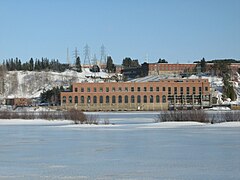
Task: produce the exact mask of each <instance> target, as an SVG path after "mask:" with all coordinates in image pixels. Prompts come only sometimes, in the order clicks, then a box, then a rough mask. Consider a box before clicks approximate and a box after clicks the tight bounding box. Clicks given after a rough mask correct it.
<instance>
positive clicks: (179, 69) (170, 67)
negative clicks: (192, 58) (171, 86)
mask: <svg viewBox="0 0 240 180" xmlns="http://www.w3.org/2000/svg"><path fill="white" fill-rule="evenodd" d="M196 65H197V64H168V63H144V64H142V66H147V67H145V69H148V75H159V74H163V73H184V72H194V71H195V68H196Z"/></svg>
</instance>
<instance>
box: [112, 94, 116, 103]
mask: <svg viewBox="0 0 240 180" xmlns="http://www.w3.org/2000/svg"><path fill="white" fill-rule="evenodd" d="M112 103H113V104H114V103H116V96H112Z"/></svg>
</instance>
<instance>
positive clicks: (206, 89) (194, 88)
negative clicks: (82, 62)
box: [74, 87, 208, 94]
mask: <svg viewBox="0 0 240 180" xmlns="http://www.w3.org/2000/svg"><path fill="white" fill-rule="evenodd" d="M179 89H180V93H181V94H183V87H180V88H179ZM85 90H86V92H91V88H90V87H87V88H84V87H81V88H80V92H85ZM129 90H130V91H131V92H134V91H135V88H134V87H131V88H130V89H128V87H125V88H122V87H119V88H118V91H120V92H121V91H126V92H128V91H129ZM136 90H137V91H138V92H140V91H145V92H146V91H147V87H143V88H141V87H137V89H136ZM153 90H154V88H153V87H149V91H151V92H152V91H153ZM74 91H75V92H78V88H75V90H74ZM111 91H112V92H115V91H116V88H115V87H112V89H111ZM155 91H157V92H159V91H160V87H156V88H155ZM162 91H166V87H162ZM171 91H172V88H171V87H168V94H171ZM177 91H178V88H177V87H174V93H175V94H177ZM186 91H187V94H189V92H190V87H186ZM192 91H193V94H195V92H196V87H192ZM198 91H199V93H201V92H202V87H198ZM205 91H208V87H205ZM93 92H97V88H96V87H94V88H93ZM98 92H103V88H102V87H100V88H99V91H98ZM105 92H110V89H109V87H106V88H105Z"/></svg>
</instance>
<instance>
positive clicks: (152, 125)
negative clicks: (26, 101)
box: [0, 119, 240, 129]
mask: <svg viewBox="0 0 240 180" xmlns="http://www.w3.org/2000/svg"><path fill="white" fill-rule="evenodd" d="M111 123H112V122H111V119H110V124H107V125H105V124H98V125H96V124H74V123H73V122H72V121H70V120H44V119H33V120H25V119H0V125H55V126H60V125H61V127H63V128H102V127H108V128H111V127H120V126H122V127H123V126H125V127H128V126H131V127H136V128H140V129H142V128H145V129H156V128H159V129H161V128H187V127H240V121H238V122H224V123H216V124H210V123H199V122H193V121H190V122H160V123H144V124H111Z"/></svg>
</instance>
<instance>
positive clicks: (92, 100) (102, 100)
mask: <svg viewBox="0 0 240 180" xmlns="http://www.w3.org/2000/svg"><path fill="white" fill-rule="evenodd" d="M210 99H211V98H210V86H209V82H208V80H207V79H162V80H157V81H152V82H150V81H149V82H108V83H73V92H62V93H61V106H62V108H65V109H70V108H77V109H80V110H83V111H100V110H102V111H118V110H133V111H136V110H146V111H148V110H164V109H169V108H170V107H173V108H187V107H189V106H190V107H191V108H193V107H198V108H200V107H203V106H209V102H210Z"/></svg>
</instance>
